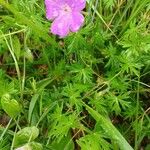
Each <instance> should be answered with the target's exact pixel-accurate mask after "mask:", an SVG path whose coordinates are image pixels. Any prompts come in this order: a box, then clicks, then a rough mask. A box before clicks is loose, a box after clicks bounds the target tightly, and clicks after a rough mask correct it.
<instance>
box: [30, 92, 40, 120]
mask: <svg viewBox="0 0 150 150" xmlns="http://www.w3.org/2000/svg"><path fill="white" fill-rule="evenodd" d="M38 98H39V94H35V95H34V96H33V97H32V99H31V102H30V106H29V112H28V122H29V123H30V122H31V117H32V113H33V110H34V108H35V104H36V102H37V100H38Z"/></svg>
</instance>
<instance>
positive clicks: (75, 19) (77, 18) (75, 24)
mask: <svg viewBox="0 0 150 150" xmlns="http://www.w3.org/2000/svg"><path fill="white" fill-rule="evenodd" d="M83 22H84V17H83V15H82V14H81V13H78V12H74V13H72V20H71V24H70V30H71V31H72V32H77V31H78V30H79V29H80V27H81V26H82V25H83Z"/></svg>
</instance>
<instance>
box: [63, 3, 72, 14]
mask: <svg viewBox="0 0 150 150" xmlns="http://www.w3.org/2000/svg"><path fill="white" fill-rule="evenodd" d="M62 11H63V12H65V13H70V12H71V8H70V6H69V5H67V4H64V5H63V6H62Z"/></svg>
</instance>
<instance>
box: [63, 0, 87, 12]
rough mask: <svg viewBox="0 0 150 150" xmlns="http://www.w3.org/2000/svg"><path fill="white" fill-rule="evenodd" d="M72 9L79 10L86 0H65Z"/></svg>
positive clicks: (83, 6) (82, 7)
mask: <svg viewBox="0 0 150 150" xmlns="http://www.w3.org/2000/svg"><path fill="white" fill-rule="evenodd" d="M65 1H66V3H67V4H68V5H69V6H70V7H71V8H72V10H73V11H81V10H83V9H84V8H85V5H86V0H65Z"/></svg>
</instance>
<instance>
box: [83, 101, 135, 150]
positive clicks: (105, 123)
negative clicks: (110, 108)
mask: <svg viewBox="0 0 150 150" xmlns="http://www.w3.org/2000/svg"><path fill="white" fill-rule="evenodd" d="M83 104H84V106H85V107H86V109H87V111H88V112H89V113H90V115H91V116H92V117H93V118H94V119H95V120H96V121H97V122H98V123H99V124H100V126H102V128H103V129H104V131H105V132H106V134H107V135H108V136H109V137H110V138H112V140H115V141H116V142H117V144H118V145H119V147H120V149H121V150H133V148H132V147H131V146H130V145H129V143H128V142H127V141H126V140H125V138H124V137H123V136H122V135H121V133H120V132H119V131H118V130H117V129H116V128H115V127H114V125H113V124H112V123H111V122H110V121H109V120H108V119H106V118H105V117H103V116H102V115H100V114H99V113H98V112H96V111H95V110H93V109H92V108H91V107H89V106H88V105H86V104H85V103H83Z"/></svg>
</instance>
